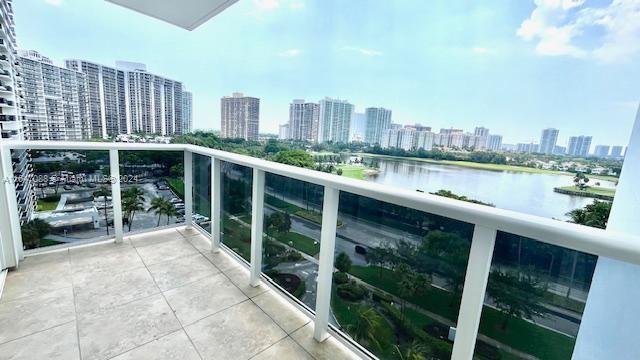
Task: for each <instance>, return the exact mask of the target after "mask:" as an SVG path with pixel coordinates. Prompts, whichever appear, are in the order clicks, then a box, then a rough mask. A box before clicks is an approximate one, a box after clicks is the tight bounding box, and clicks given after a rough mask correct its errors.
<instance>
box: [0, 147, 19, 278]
mask: <svg viewBox="0 0 640 360" xmlns="http://www.w3.org/2000/svg"><path fill="white" fill-rule="evenodd" d="M0 164H1V167H0V175H1V176H2V178H1V180H2V181H1V183H0V184H1V185H2V187H1V188H0V208H5V209H7V210H8V214H7V216H0V257H2V258H1V259H0V271H2V269H4V268H10V267H14V266H18V263H19V261H20V258H21V254H22V251H21V250H22V236H21V234H20V219H19V214H18V200H17V198H16V188H15V183H14V180H15V179H14V178H13V164H12V162H11V150H10V149H9V148H7V147H4V146H2V147H0ZM16 236H18V237H16Z"/></svg>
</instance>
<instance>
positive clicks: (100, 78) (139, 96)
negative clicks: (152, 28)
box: [65, 59, 184, 138]
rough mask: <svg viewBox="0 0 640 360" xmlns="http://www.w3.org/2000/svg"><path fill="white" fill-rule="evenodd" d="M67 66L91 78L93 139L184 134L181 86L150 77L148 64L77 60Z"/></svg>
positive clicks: (90, 103) (89, 80)
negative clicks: (97, 62)
mask: <svg viewBox="0 0 640 360" xmlns="http://www.w3.org/2000/svg"><path fill="white" fill-rule="evenodd" d="M65 66H66V67H67V68H68V69H72V70H76V71H80V72H82V73H83V74H85V75H86V77H87V83H88V84H87V94H88V108H89V110H88V113H89V118H90V122H91V135H92V136H93V137H102V138H106V137H110V136H111V137H114V136H117V135H119V134H133V133H145V134H158V135H181V134H182V126H183V122H184V119H183V116H182V112H183V102H182V94H183V90H182V83H181V82H179V81H174V80H170V79H167V78H165V77H162V76H158V75H155V74H152V73H149V72H147V70H146V66H145V65H144V64H140V63H133V62H126V61H118V62H116V66H115V67H109V66H104V65H100V64H96V63H93V62H89V61H85V60H75V59H74V60H66V61H65Z"/></svg>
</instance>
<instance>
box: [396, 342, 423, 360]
mask: <svg viewBox="0 0 640 360" xmlns="http://www.w3.org/2000/svg"><path fill="white" fill-rule="evenodd" d="M393 350H394V352H395V354H396V357H397V358H398V360H426V359H427V358H426V357H425V355H424V353H425V350H426V349H425V347H424V345H423V344H421V343H419V342H417V341H414V342H412V343H411V345H409V346H407V347H405V348H404V351H403V350H402V349H400V347H399V346H398V345H394V347H393Z"/></svg>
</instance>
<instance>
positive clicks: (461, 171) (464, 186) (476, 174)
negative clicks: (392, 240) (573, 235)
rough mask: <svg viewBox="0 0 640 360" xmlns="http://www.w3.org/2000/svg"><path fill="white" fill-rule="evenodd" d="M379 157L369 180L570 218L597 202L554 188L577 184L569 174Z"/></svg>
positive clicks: (505, 207) (610, 184)
mask: <svg viewBox="0 0 640 360" xmlns="http://www.w3.org/2000/svg"><path fill="white" fill-rule="evenodd" d="M367 160H369V159H367ZM377 160H378V164H379V168H380V173H379V174H377V175H372V176H369V177H368V178H367V180H368V181H373V182H377V183H381V184H387V185H392V186H396V187H401V188H404V189H413V190H422V191H425V192H434V191H438V190H440V189H444V190H450V191H452V192H454V193H456V194H458V195H464V196H467V197H469V198H472V199H477V200H481V201H484V202H490V203H493V204H495V205H496V207H498V208H502V209H507V210H514V211H520V212H523V213H528V214H532V215H538V216H544V217H548V218H556V219H566V218H567V216H566V215H565V214H566V213H567V212H569V211H571V210H573V209H576V208H580V207H583V206H585V205H587V204H590V203H591V202H593V199H591V198H585V197H580V196H569V195H563V194H558V193H555V192H554V191H553V188H554V187H558V186H568V185H573V178H572V177H571V176H566V175H550V174H529V173H521V172H510V171H489V170H477V169H471V168H465V167H461V166H450V165H438V164H429V163H425V162H420V161H411V160H393V159H377ZM591 181H592V185H593V184H594V183H596V182H599V183H600V186H602V187H615V184H614V183H613V182H610V181H603V180H595V179H594V180H591Z"/></svg>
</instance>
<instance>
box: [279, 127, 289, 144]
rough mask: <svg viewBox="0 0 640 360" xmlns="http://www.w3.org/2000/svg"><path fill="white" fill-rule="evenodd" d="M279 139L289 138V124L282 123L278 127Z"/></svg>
mask: <svg viewBox="0 0 640 360" xmlns="http://www.w3.org/2000/svg"><path fill="white" fill-rule="evenodd" d="M278 139H280V140H287V139H289V124H282V125H280V127H279V128H278Z"/></svg>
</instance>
